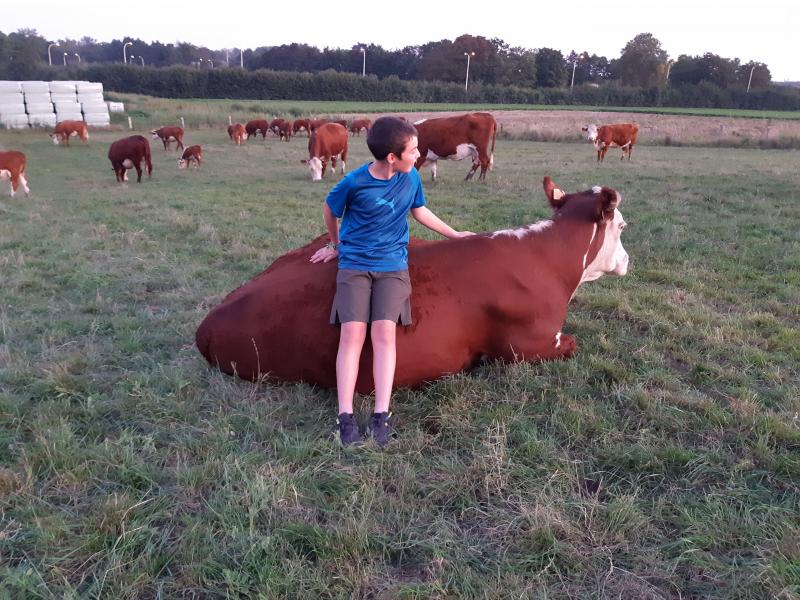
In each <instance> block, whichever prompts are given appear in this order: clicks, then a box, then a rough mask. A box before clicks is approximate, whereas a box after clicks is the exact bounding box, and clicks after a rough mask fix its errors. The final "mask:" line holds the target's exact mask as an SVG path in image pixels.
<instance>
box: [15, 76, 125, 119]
mask: <svg viewBox="0 0 800 600" xmlns="http://www.w3.org/2000/svg"><path fill="white" fill-rule="evenodd" d="M108 108H109V107H108V105H107V104H106V103H105V101H104V100H103V84H102V83H93V82H90V81H50V82H47V81H0V127H6V128H23V127H28V125H30V126H32V127H37V126H40V127H53V126H55V124H56V123H57V122H61V121H86V124H87V125H92V126H94V127H107V126H108V125H110V124H111V117H110V116H109V114H108Z"/></svg>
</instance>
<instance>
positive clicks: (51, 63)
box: [47, 44, 58, 67]
mask: <svg viewBox="0 0 800 600" xmlns="http://www.w3.org/2000/svg"><path fill="white" fill-rule="evenodd" d="M53 47H56V48H58V44H50V45H49V46H47V62H48V63H49V64H50V66H51V67H52V66H53V57H52V56H50V48H53Z"/></svg>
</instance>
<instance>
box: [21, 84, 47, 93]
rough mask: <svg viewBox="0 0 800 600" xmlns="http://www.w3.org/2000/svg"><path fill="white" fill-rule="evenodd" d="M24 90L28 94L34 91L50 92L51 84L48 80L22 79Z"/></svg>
mask: <svg viewBox="0 0 800 600" xmlns="http://www.w3.org/2000/svg"><path fill="white" fill-rule="evenodd" d="M20 85H21V86H22V91H23V92H25V93H26V94H27V93H28V92H32V93H34V94H47V93H49V92H50V84H48V83H47V82H46V81H21V82H20Z"/></svg>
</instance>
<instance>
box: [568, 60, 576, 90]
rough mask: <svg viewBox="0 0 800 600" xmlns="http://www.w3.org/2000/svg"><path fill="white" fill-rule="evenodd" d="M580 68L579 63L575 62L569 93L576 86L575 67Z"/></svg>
mask: <svg viewBox="0 0 800 600" xmlns="http://www.w3.org/2000/svg"><path fill="white" fill-rule="evenodd" d="M577 66H578V61H577V60H576V61H573V63H572V80H571V81H570V82H569V91H570V92H571V91H572V87H573V86H574V85H575V67H577Z"/></svg>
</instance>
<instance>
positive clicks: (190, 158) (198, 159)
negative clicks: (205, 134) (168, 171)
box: [178, 145, 203, 169]
mask: <svg viewBox="0 0 800 600" xmlns="http://www.w3.org/2000/svg"><path fill="white" fill-rule="evenodd" d="M191 163H194V168H195V169H199V168H200V167H201V166H203V149H202V148H201V147H200V146H197V145H195V146H189V147H188V148H186V150H184V151H183V156H181V157H180V158H179V159H178V168H179V169H185V168H186V167H188V166H189V165H190V164H191Z"/></svg>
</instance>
